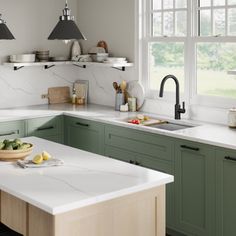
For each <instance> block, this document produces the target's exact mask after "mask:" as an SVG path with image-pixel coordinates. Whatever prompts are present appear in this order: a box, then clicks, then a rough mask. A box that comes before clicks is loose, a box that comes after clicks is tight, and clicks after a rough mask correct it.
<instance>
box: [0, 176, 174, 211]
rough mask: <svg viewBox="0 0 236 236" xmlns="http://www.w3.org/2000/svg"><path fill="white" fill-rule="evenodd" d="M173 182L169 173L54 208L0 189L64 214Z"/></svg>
mask: <svg viewBox="0 0 236 236" xmlns="http://www.w3.org/2000/svg"><path fill="white" fill-rule="evenodd" d="M172 182H174V177H173V176H171V175H167V176H166V177H163V178H162V179H161V180H158V181H155V182H151V183H147V184H142V185H138V186H135V187H132V188H127V189H124V190H120V191H115V192H112V193H108V194H103V195H100V196H99V197H91V198H90V199H87V200H80V201H78V202H74V203H71V204H66V205H63V206H60V207H54V208H50V207H48V206H46V205H43V204H41V203H39V202H37V201H34V200H32V199H31V198H29V197H26V196H24V195H22V194H21V193H19V192H15V191H14V190H12V189H9V188H7V187H6V186H2V185H0V189H1V191H4V192H6V193H8V194H10V195H12V196H14V197H16V198H18V199H20V200H22V201H25V202H27V203H29V204H31V205H33V206H35V207H38V208H39V209H41V210H43V211H45V212H47V213H49V214H51V215H58V214H63V213H66V212H69V211H73V210H77V209H79V208H83V207H86V206H91V205H94V204H97V203H101V202H105V201H108V200H112V199H115V198H119V197H123V196H126V195H129V194H133V193H137V192H140V191H144V190H148V189H152V188H155V187H159V186H162V185H166V184H169V183H172Z"/></svg>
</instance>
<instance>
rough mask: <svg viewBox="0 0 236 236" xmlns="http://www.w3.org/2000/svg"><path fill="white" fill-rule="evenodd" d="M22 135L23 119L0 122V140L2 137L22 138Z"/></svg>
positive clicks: (23, 134)
mask: <svg viewBox="0 0 236 236" xmlns="http://www.w3.org/2000/svg"><path fill="white" fill-rule="evenodd" d="M24 136H25V122H24V121H11V122H2V123H0V141H1V140H4V139H15V138H23V137H24Z"/></svg>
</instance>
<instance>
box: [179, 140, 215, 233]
mask: <svg viewBox="0 0 236 236" xmlns="http://www.w3.org/2000/svg"><path fill="white" fill-rule="evenodd" d="M175 155H176V156H175V207H176V220H177V222H176V223H177V227H178V229H179V230H180V231H182V232H184V233H186V234H187V235H195V236H214V235H215V232H214V227H215V175H214V173H215V151H214V148H213V147H210V146H207V145H203V144H199V143H194V142H187V141H181V140H180V141H177V142H176V146H175Z"/></svg>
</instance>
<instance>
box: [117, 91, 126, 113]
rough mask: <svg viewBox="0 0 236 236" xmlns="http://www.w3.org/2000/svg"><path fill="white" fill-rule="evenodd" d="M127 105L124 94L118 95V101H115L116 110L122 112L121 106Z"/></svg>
mask: <svg viewBox="0 0 236 236" xmlns="http://www.w3.org/2000/svg"><path fill="white" fill-rule="evenodd" d="M124 104H125V96H124V94H123V93H117V94H116V101H115V110H116V111H120V106H121V105H124Z"/></svg>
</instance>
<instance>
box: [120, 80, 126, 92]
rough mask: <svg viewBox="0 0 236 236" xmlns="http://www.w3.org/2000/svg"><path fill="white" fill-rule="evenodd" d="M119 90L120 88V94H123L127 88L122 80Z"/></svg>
mask: <svg viewBox="0 0 236 236" xmlns="http://www.w3.org/2000/svg"><path fill="white" fill-rule="evenodd" d="M120 88H121V90H122V92H123V93H124V92H125V90H126V88H127V83H126V81H125V80H123V81H122V82H121V84H120Z"/></svg>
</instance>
